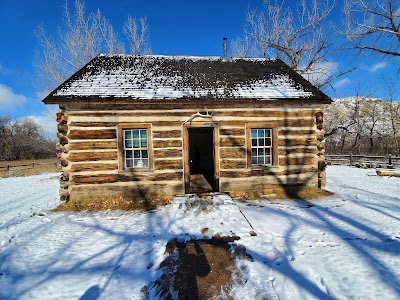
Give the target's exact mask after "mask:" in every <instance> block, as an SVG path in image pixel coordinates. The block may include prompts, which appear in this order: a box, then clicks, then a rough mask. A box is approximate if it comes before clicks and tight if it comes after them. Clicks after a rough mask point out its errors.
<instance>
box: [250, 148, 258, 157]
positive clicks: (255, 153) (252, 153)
mask: <svg viewBox="0 0 400 300" xmlns="http://www.w3.org/2000/svg"><path fill="white" fill-rule="evenodd" d="M251 156H257V149H255V148H252V149H251Z"/></svg>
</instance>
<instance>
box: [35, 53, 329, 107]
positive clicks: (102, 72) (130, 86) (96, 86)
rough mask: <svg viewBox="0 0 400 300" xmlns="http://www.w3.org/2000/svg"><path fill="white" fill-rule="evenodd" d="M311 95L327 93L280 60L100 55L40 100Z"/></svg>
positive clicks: (293, 97)
mask: <svg viewBox="0 0 400 300" xmlns="http://www.w3.org/2000/svg"><path fill="white" fill-rule="evenodd" d="M99 99H101V101H102V102H103V103H104V102H107V101H118V100H123V101H124V102H126V101H128V102H130V101H131V102H132V103H134V102H143V101H146V102H150V103H151V101H170V100H180V99H182V100H183V99H185V100H198V99H207V100H220V101H224V100H225V101H226V100H241V99H243V100H259V101H268V100H272V101H273V100H311V101H318V102H320V101H321V102H324V103H325V102H329V101H330V98H329V97H328V96H327V95H325V94H324V93H322V92H321V91H320V90H319V89H317V88H315V87H314V86H313V85H311V84H310V83H309V82H308V81H307V80H305V79H304V78H303V77H302V76H300V75H299V74H297V73H296V72H295V71H293V70H292V69H291V68H290V67H288V66H287V65H286V64H285V63H283V62H282V61H281V60H266V59H229V60H224V59H221V58H219V57H191V56H156V55H149V56H134V55H99V56H97V57H96V58H94V59H93V60H92V61H91V62H89V63H88V64H87V65H86V66H84V67H83V68H82V69H81V70H79V71H78V72H77V73H75V74H74V75H73V76H71V77H70V78H69V79H68V80H67V81H66V82H64V83H63V84H61V85H60V86H59V87H58V88H57V89H55V90H54V91H53V92H52V93H50V94H49V95H48V96H47V97H46V98H45V99H44V100H43V101H44V102H45V103H47V104H50V103H55V104H57V103H61V102H63V103H65V102H71V103H72V102H74V101H76V100H79V101H84V102H86V101H88V102H92V101H93V102H95V101H98V100H99Z"/></svg>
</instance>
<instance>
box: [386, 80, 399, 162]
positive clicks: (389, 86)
mask: <svg viewBox="0 0 400 300" xmlns="http://www.w3.org/2000/svg"><path fill="white" fill-rule="evenodd" d="M383 81H384V89H385V91H386V93H387V95H388V101H387V102H385V106H386V108H385V111H386V112H387V113H388V116H389V118H388V122H389V126H390V129H391V132H392V139H393V144H394V149H395V153H396V154H399V153H400V141H399V136H398V135H399V131H400V102H399V101H396V99H397V100H399V97H400V90H399V87H400V84H399V78H398V77H397V78H396V77H385V78H384V80H383Z"/></svg>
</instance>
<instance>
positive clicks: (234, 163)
mask: <svg viewBox="0 0 400 300" xmlns="http://www.w3.org/2000/svg"><path fill="white" fill-rule="evenodd" d="M246 167H247V162H246V160H243V159H222V160H221V161H220V168H221V169H225V170H226V169H242V168H246Z"/></svg>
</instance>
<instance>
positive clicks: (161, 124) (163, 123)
mask: <svg viewBox="0 0 400 300" xmlns="http://www.w3.org/2000/svg"><path fill="white" fill-rule="evenodd" d="M130 122H131V123H132V122H134V123H137V124H140V123H146V124H148V123H151V124H152V125H153V126H154V127H156V128H160V127H176V126H178V127H181V126H182V122H179V121H176V122H170V121H151V119H146V120H145V121H142V122H139V121H138V120H130ZM120 123H126V121H124V122H109V121H105V122H75V121H74V122H71V124H70V126H74V127H116V126H117V125H118V124H120Z"/></svg>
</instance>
